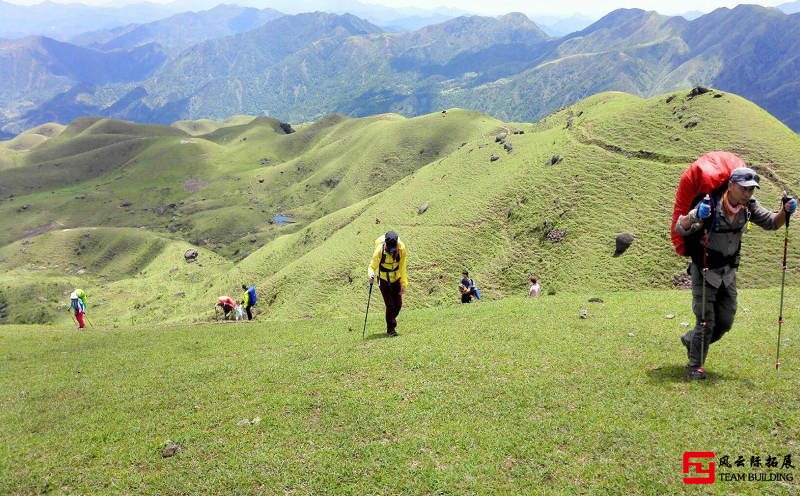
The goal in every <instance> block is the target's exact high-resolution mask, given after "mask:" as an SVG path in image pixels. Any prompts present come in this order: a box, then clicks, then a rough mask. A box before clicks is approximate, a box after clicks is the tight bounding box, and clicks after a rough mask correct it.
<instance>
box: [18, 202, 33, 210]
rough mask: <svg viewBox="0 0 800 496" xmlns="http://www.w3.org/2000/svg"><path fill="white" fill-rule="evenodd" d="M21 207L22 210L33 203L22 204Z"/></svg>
mask: <svg viewBox="0 0 800 496" xmlns="http://www.w3.org/2000/svg"><path fill="white" fill-rule="evenodd" d="M20 208H21V209H22V210H28V209H29V208H31V205H30V203H26V204H24V205H22V206H21V207H20Z"/></svg>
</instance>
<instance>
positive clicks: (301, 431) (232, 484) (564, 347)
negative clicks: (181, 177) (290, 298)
mask: <svg viewBox="0 0 800 496" xmlns="http://www.w3.org/2000/svg"><path fill="white" fill-rule="evenodd" d="M545 289H546V288H545ZM359 294H360V293H359ZM360 296H363V297H366V293H365V292H364V294H363V295H362V294H360ZM373 296H375V295H373ZM591 296H599V297H601V298H603V300H604V303H589V302H588V298H589V297H591ZM454 298H455V296H454ZM689 300H690V295H689V293H688V292H686V291H677V290H673V291H637V292H599V293H579V294H565V293H558V294H556V295H554V296H543V297H540V298H538V299H535V300H533V299H522V298H514V297H511V298H506V299H504V300H502V301H491V299H489V301H482V302H480V303H476V304H472V305H462V306H456V305H452V306H446V307H442V308H430V309H424V308H423V309H416V310H404V311H403V312H402V313H401V315H400V326H399V328H398V330H399V332H400V337H398V338H393V339H390V338H385V337H384V335H383V327H382V315H381V311H382V302H380V298H379V297H378V298H377V299H376V298H373V301H372V306H371V311H370V318H369V322H368V326H367V327H368V328H367V338H366V339H364V340H362V337H361V331H362V329H361V325H362V322H363V316H364V315H363V313H352V314H350V315H348V316H347V317H346V318H338V319H310V320H309V319H301V320H288V321H287V320H264V319H263V316H262V318H260V319H257V320H256V321H254V322H250V323H235V324H234V323H229V324H202V325H187V326H173V327H170V326H158V325H147V326H139V327H125V326H121V327H118V328H109V326H105V325H103V322H100V321H96V322H95V324H96V327H95V328H93V329H89V330H86V331H83V332H78V331H76V330H75V329H73V328H72V326H68V325H63V326H56V327H41V326H0V406H1V408H0V438H2V443H0V473H2V474H3V477H1V478H0V493H2V494H38V493H45V492H46V493H52V494H98V493H111V494H199V493H202V494H359V495H361V494H408V495H419V494H454V495H455V494H647V495H650V494H695V493H697V494H700V493H703V494H707V493H712V494H731V493H737V494H797V493H798V492H800V485H799V484H800V483H798V482H797V480H796V479H795V480H793V481H791V482H786V481H784V482H747V481H745V482H736V483H731V482H722V481H720V480H719V476H720V472H724V471H727V472H731V473H734V474H737V473H738V474H750V473H758V474H766V475H769V474H777V473H787V472H788V473H792V474H794V476H795V477H796V476H798V475H800V474H798V473H797V470H796V469H794V470H789V469H783V470H781V469H780V468H767V467H762V468H757V469H756V468H750V467H749V466H748V467H746V468H736V467H734V468H731V469H721V468H717V476H718V481H717V482H716V483H715V484H714V485H712V486H698V487H692V486H687V485H684V484H683V482H682V477H683V474H682V471H681V459H682V455H683V453H684V452H685V451H713V452H715V454H716V457H717V458H718V459H719V458H721V457H722V456H726V455H727V456H730V459H731V461H733V460H734V459H735V458H736V457H737V456H739V455H741V456H744V457H745V458H746V459H747V460H748V461H749V459H750V457H751V456H759V457H761V460H762V461H763V462H766V460H767V457H768V456H769V457H776V458H777V460H778V463H783V461H784V457H785V456H786V455H791V456H793V457H794V464H795V466H800V463H798V462H800V455H798V453H797V451H796V450H797V443H798V441H800V425H798V422H797V419H798V418H800V403H798V397H797V384H798V383H797V376H798V372H800V348H798V345H800V334H798V332H800V331H798V322H800V292H798V289H797V288H796V287H789V288H787V291H786V300H785V301H786V306H785V309H784V317H785V320H786V322H785V323H784V325H783V342H782V348H781V356H782V362H783V365H782V366H781V368H780V370H778V371H776V370H775V366H774V364H775V346H776V331H777V324H776V320H777V313H778V302H779V291H778V290H777V289H766V290H744V291H741V292H740V302H739V314H738V317H737V319H738V320H737V322H736V324H735V325H734V329H733V331H731V333H729V334H728V335H727V336H726V337H725V338H724V339H723V340H722V341H721V342H720V343H719V344H717V345H715V346H714V347H713V348H712V349H711V353H710V355H709V360H708V362H707V364H706V365H707V369H708V372H709V379H708V380H707V381H706V382H703V383H688V382H685V381H684V379H683V373H684V368H685V362H686V357H685V351H684V349H683V347H682V346H681V345H680V343H679V341H678V336H679V335H680V334H681V333H682V332H684V331H685V328H684V327H683V326H682V325H681V323H682V322H690V321H691V320H692V316H691V313H690V310H689V307H690V304H689ZM365 303H366V301H363V303H362V311H363V305H364V304H365ZM582 308H583V309H587V310H588V314H589V316H588V318H586V319H580V318H579V317H578V314H579V311H580V309H582ZM668 315H674V318H667V316H668ZM170 441H171V442H177V443H179V444H180V446H181V448H180V450H179V451H178V452H177V453H176V454H175V456H172V457H170V458H162V455H161V452H162V450H163V449H164V448H165V447H166V446H167V444H168V443H169V442H170Z"/></svg>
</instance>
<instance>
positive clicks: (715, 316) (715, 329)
mask: <svg viewBox="0 0 800 496" xmlns="http://www.w3.org/2000/svg"><path fill="white" fill-rule="evenodd" d="M703 282H704V281H703V274H702V269H701V270H699V271H692V311H693V312H694V315H695V326H694V329H692V330H691V331H689V332H688V333H687V335H686V337H687V338H688V340H689V343H690V346H689V364H688V365H689V367H699V366H701V365H703V364H704V363H705V361H706V356H707V355H708V348H709V347H710V346H711V344H713V343H715V342H717V341H719V339H720V338H721V337H722V335H723V334H725V333H726V332H728V331H729V330H730V329H731V327H733V318H734V316H735V315H736V296H737V293H736V280H735V279H734V280H733V282H731V283H730V284H728V286H725V285H724V284H720V286H719V287H718V288H715V287H714V286H711V285H710V284H708V283H706V284H705V287H706V305H705V321H706V326H705V327H703Z"/></svg>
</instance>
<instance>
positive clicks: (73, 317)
mask: <svg viewBox="0 0 800 496" xmlns="http://www.w3.org/2000/svg"><path fill="white" fill-rule="evenodd" d="M69 316H70V317H72V321H73V322H75V325H78V320H77V319H76V318H75V316H74V315H72V312H69Z"/></svg>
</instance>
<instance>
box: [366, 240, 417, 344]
mask: <svg viewBox="0 0 800 496" xmlns="http://www.w3.org/2000/svg"><path fill="white" fill-rule="evenodd" d="M407 265H408V251H407V250H406V245H405V244H404V243H403V242H402V241H400V238H399V237H398V236H397V233H396V232H394V231H389V232H387V233H386V234H385V235H384V236H380V237H379V238H378V239H376V240H375V251H374V252H373V253H372V261H371V262H370V264H369V268H368V269H367V275H368V277H369V283H370V284H372V283H373V281H375V273H376V272H377V275H378V287H379V288H380V290H381V295H382V296H383V302H384V303H385V304H386V334H388V335H389V336H397V316H398V314H399V313H400V309H401V308H402V307H403V293H404V292H405V290H406V286H407V285H408V274H407V272H406V267H407Z"/></svg>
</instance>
